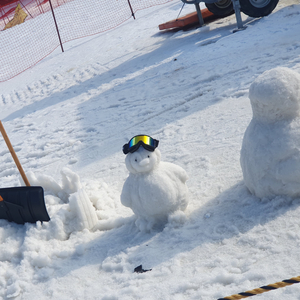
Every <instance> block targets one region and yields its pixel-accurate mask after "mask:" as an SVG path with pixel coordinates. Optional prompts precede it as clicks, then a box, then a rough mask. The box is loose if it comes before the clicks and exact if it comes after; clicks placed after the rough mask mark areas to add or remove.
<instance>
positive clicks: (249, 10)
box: [240, 0, 279, 18]
mask: <svg viewBox="0 0 300 300" xmlns="http://www.w3.org/2000/svg"><path fill="white" fill-rule="evenodd" d="M278 1H279V0H240V5H241V11H242V12H243V13H244V14H245V15H247V16H249V17H253V18H259V17H264V16H267V15H269V14H270V13H271V12H272V11H273V10H274V8H275V7H276V5H277V4H278Z"/></svg>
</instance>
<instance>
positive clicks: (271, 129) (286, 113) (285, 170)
mask: <svg viewBox="0 0 300 300" xmlns="http://www.w3.org/2000/svg"><path fill="white" fill-rule="evenodd" d="M249 97H250V100H251V105H252V110H253V118H252V120H251V122H250V124H249V126H248V128H247V130H246V132H245V135H244V139H243V145H242V150H241V166H242V170H243V176H244V182H245V184H246V186H247V187H248V189H249V190H250V191H251V193H253V194H254V195H256V196H257V197H259V198H273V197H275V196H278V195H286V196H290V197H299V196H300V113H299V112H300V75H299V74H298V73H296V72H294V71H291V70H289V69H287V68H276V69H273V70H270V71H267V72H265V73H264V74H262V75H261V76H259V77H258V78H257V79H256V80H255V81H254V82H253V84H252V85H251V87H250V92H249Z"/></svg>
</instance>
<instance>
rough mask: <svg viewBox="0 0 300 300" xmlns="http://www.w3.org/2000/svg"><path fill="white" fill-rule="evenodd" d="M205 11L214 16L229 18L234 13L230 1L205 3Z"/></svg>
mask: <svg viewBox="0 0 300 300" xmlns="http://www.w3.org/2000/svg"><path fill="white" fill-rule="evenodd" d="M205 6H206V7H207V9H208V10H209V11H210V12H212V13H213V14H214V15H216V16H221V17H225V16H229V15H232V14H233V13H234V9H233V4H232V2H231V0H220V1H218V2H214V3H205Z"/></svg>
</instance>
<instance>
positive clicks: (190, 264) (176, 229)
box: [0, 0, 300, 300]
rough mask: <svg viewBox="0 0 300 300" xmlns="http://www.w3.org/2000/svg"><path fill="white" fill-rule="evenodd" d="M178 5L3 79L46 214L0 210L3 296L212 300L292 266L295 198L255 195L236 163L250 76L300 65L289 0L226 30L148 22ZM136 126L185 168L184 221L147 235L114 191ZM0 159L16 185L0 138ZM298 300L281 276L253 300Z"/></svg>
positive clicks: (221, 25) (2, 114) (22, 155)
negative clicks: (22, 216) (26, 219)
mask: <svg viewBox="0 0 300 300" xmlns="http://www.w3.org/2000/svg"><path fill="white" fill-rule="evenodd" d="M181 6H182V3H181V2H180V1H173V2H171V3H168V4H166V5H162V6H158V7H152V8H151V9H147V10H144V11H139V12H138V13H137V14H136V20H129V21H127V22H126V23H124V24H123V25H122V26H119V27H118V28H116V29H114V30H111V31H109V32H106V33H104V34H100V35H95V36H92V37H88V38H84V39H80V40H76V41H72V42H69V43H67V44H65V52H64V53H61V52H60V49H56V50H55V51H54V52H53V53H52V54H51V55H50V56H48V57H47V58H45V59H44V60H43V61H41V62H40V63H39V64H37V65H36V66H34V67H32V68H31V69H28V70H27V71H25V72H24V73H22V74H20V75H18V76H17V77H15V78H13V79H11V80H9V81H7V82H3V83H0V91H1V97H0V106H1V109H0V119H1V121H2V123H3V125H4V127H5V129H6V131H7V133H8V136H9V138H10V140H11V142H12V145H13V146H14V148H15V151H16V153H17V155H18V157H19V160H20V162H21V164H22V166H23V168H24V170H25V172H26V175H27V177H28V179H29V181H30V183H31V185H40V186H42V187H43V188H44V191H45V203H46V207H47V210H48V213H49V215H50V217H51V220H50V221H49V222H43V223H41V222H37V223H36V224H29V223H27V224H25V225H17V224H14V223H9V222H8V221H7V220H0V242H1V243H0V298H1V299H3V300H7V299H16V300H36V299H61V300H64V299H68V300H69V299H88V300H90V299H103V300H108V299H109V300H113V299H114V300H116V299H122V300H123V299H125V300H126V299H128V300H129V299H147V300H148V299H150V300H152V299H153V300H157V299H164V300H165V299H172V300H177V299H178V300H179V299H180V300H182V299H197V300H199V299H203V300H209V299H218V298H221V297H225V296H229V295H232V294H236V293H239V292H243V291H246V290H251V289H254V288H257V287H260V286H263V285H267V284H270V283H274V282H278V281H281V280H283V279H288V278H291V277H294V276H299V275H300V259H299V258H300V256H299V246H300V233H299V228H300V221H299V213H300V198H299V197H298V196H297V197H298V198H297V197H296V198H293V197H290V196H289V195H286V196H280V195H279V196H278V195H277V196H276V197H274V198H272V199H267V198H263V199H260V198H258V197H256V196H254V195H253V194H251V193H250V192H249V190H248V188H247V187H246V184H245V182H244V180H243V172H242V168H241V165H240V153H241V148H242V141H243V137H244V134H245V131H246V129H247V127H248V126H249V124H250V123H251V122H252V123H253V121H252V108H251V103H250V99H249V88H250V86H251V85H252V84H253V82H257V80H258V81H259V79H257V78H259V76H260V75H261V74H263V73H264V72H265V71H268V70H271V69H274V68H276V67H285V68H288V69H289V70H291V71H293V72H296V73H298V74H300V31H299V25H300V18H299V16H300V5H299V1H298V0H295V1H285V0H284V1H281V2H280V3H279V5H278V6H277V8H276V10H275V11H274V12H273V13H272V14H271V15H270V16H268V17H264V18H261V19H253V18H249V17H247V16H245V15H243V16H242V17H243V22H244V24H245V25H246V26H247V29H246V30H243V31H239V32H236V33H233V30H234V29H235V28H236V21H235V16H234V15H232V16H229V17H226V18H224V19H222V20H217V21H215V22H213V23H210V24H208V25H206V26H205V27H203V28H192V29H190V30H170V31H166V32H159V30H158V25H159V24H161V23H164V22H167V21H169V20H172V19H175V18H176V17H177V15H178V12H179V10H180V8H181ZM194 9H195V8H194V6H193V5H186V6H185V7H184V9H183V12H182V14H187V13H190V12H191V11H194ZM24 24H26V22H25V23H24ZM19 26H22V25H19ZM41 30H42V28H41ZM0 39H1V37H0ZM12 67H13V66H12ZM260 78H261V77H260ZM254 85H255V83H254ZM289 87H290V86H289V85H288V86H287V88H288V89H289ZM290 88H291V90H290V92H291V93H293V89H292V87H290ZM262 97H264V95H262ZM265 99H266V98H265ZM251 101H252V100H251ZM266 121H267V120H266ZM265 123H266V122H265ZM293 130H294V133H293V134H295V135H296V133H298V132H299V134H300V131H298V130H297V128H296V127H295V128H293ZM140 133H143V134H148V135H150V136H152V137H153V138H155V139H158V140H159V147H158V150H159V151H160V152H161V156H162V158H163V160H164V161H166V162H169V163H172V164H175V165H178V166H180V167H181V168H183V169H184V170H185V171H186V173H187V174H188V177H189V179H188V181H187V182H186V184H187V187H188V190H189V203H188V206H187V208H186V210H185V219H184V220H183V218H182V215H177V216H176V215H175V216H174V218H173V219H172V218H170V219H169V222H167V223H166V224H165V226H164V227H163V228H159V229H153V230H150V231H148V232H143V231H140V230H139V228H138V227H137V226H136V224H135V222H136V220H137V216H136V215H135V214H134V213H133V212H132V210H131V209H130V208H128V207H125V206H124V205H122V203H121V199H120V197H121V192H122V188H123V185H124V183H125V181H126V178H127V177H128V170H127V168H126V165H125V157H124V154H123V153H122V146H123V144H124V143H127V142H128V141H129V139H130V138H131V137H132V136H135V135H136V134H140ZM260 134H263V132H260ZM283 135H284V132H282V136H283ZM295 143H296V142H295ZM277 144H278V145H279V142H277ZM280 147H282V148H280V149H278V151H282V152H284V151H285V150H284V149H287V148H284V147H287V145H282V144H280ZM296 147H297V145H296ZM297 151H298V148H294V152H295V153H296V152H297ZM0 153H1V158H0V159H1V169H0V182H1V187H3V188H4V187H14V186H20V185H23V184H24V183H23V181H22V179H21V177H20V176H19V174H18V170H17V168H16V166H15V164H14V162H13V160H12V158H11V155H10V153H9V151H8V149H7V148H6V145H5V143H4V141H3V142H2V143H1V144H0ZM267 153H268V152H266V155H267ZM258 154H259V155H262V154H261V152H259V153H258ZM287 154H288V153H287ZM284 171H285V172H286V173H287V174H285V176H287V177H288V176H293V175H292V174H293V172H294V171H295V172H296V168H295V166H294V165H292V163H291V164H289V165H286V166H285V170H284ZM89 201H90V202H89ZM83 207H84V208H83ZM87 220H90V223H89V222H88V221H87ZM141 265H142V267H141V268H142V269H143V270H149V271H148V272H143V273H137V272H134V270H135V268H137V267H138V266H141ZM150 270H151V271H150ZM299 295H300V286H299V285H292V286H289V287H285V288H281V289H278V290H275V291H270V292H267V293H264V294H263V295H259V296H255V297H253V299H254V298H257V299H300V296H299Z"/></svg>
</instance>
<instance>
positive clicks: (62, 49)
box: [49, 0, 129, 52]
mask: <svg viewBox="0 0 300 300" xmlns="http://www.w3.org/2000/svg"><path fill="white" fill-rule="evenodd" d="M128 1H129V0H128ZM49 3H50V7H51V11H52V16H53V19H54V23H55V27H56V31H57V35H58V38H59V43H60V47H61V51H62V52H64V48H63V45H62V42H61V38H60V34H59V30H58V26H57V23H56V19H55V15H54V10H53V7H52V3H51V0H49Z"/></svg>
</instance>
